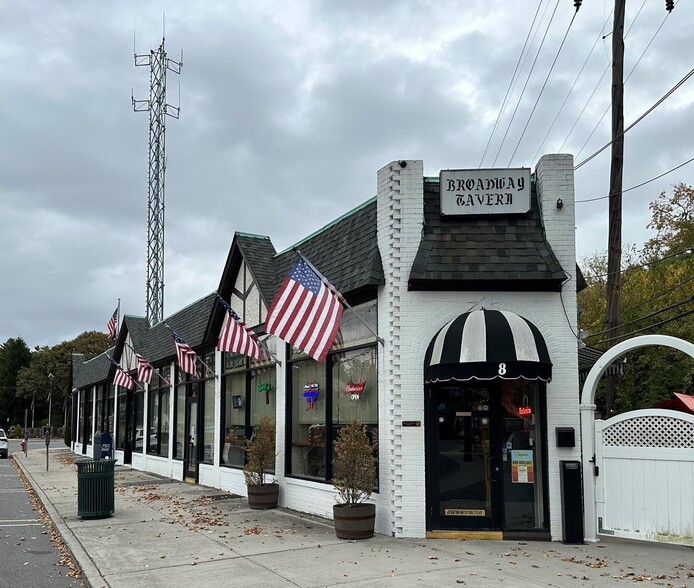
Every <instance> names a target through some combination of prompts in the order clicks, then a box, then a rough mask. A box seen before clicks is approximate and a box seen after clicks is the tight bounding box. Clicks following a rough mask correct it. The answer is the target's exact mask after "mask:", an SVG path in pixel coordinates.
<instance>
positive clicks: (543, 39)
mask: <svg viewBox="0 0 694 588" xmlns="http://www.w3.org/2000/svg"><path fill="white" fill-rule="evenodd" d="M558 7H559V0H557V3H556V4H555V5H554V11H553V12H552V16H551V17H550V19H549V22H548V23H547V28H546V29H545V34H544V35H543V37H542V41H541V42H540V46H539V47H538V48H537V53H536V54H535V59H534V60H533V64H532V65H531V66H530V71H529V72H528V77H527V78H526V79H525V85H524V86H523V90H521V93H520V96H519V97H518V102H517V103H516V108H515V109H514V110H513V114H512V115H511V120H510V121H509V123H508V126H507V127H506V132H505V133H504V137H503V139H501V144H500V145H499V149H498V150H497V152H496V156H495V157H494V161H493V162H492V167H494V166H495V165H496V160H497V159H498V158H499V153H501V148H502V147H503V146H504V142H505V141H506V137H507V135H508V132H509V131H510V130H511V125H512V124H513V119H514V118H515V117H516V113H517V112H518V107H519V106H520V103H521V100H522V99H523V94H525V89H526V88H527V87H528V82H529V81H530V77H531V76H532V74H533V71H534V70H535V64H536V63H537V58H538V57H539V56H540V51H542V46H543V45H544V44H545V39H546V38H547V33H548V32H549V28H550V27H551V26H552V21H553V20H554V15H555V14H556V13H557V8H558Z"/></svg>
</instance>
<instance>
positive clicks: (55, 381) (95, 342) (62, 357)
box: [17, 331, 113, 422]
mask: <svg viewBox="0 0 694 588" xmlns="http://www.w3.org/2000/svg"><path fill="white" fill-rule="evenodd" d="M112 344H113V342H112V340H111V339H109V337H108V335H106V334H104V333H100V332H98V331H86V332H84V333H82V334H81V335H79V336H77V337H76V338H75V339H72V340H71V341H63V342H62V343H58V344H57V345H54V346H53V347H37V348H36V349H35V350H34V351H33V352H32V353H31V363H30V365H28V366H27V367H24V368H22V369H21V370H20V371H19V375H18V378H17V396H18V397H19V398H22V399H23V400H24V402H23V404H22V406H23V407H27V408H28V407H29V406H30V405H31V401H32V400H34V402H35V410H37V409H39V410H40V411H41V412H40V414H46V415H47V414H48V394H49V393H51V394H52V398H53V403H52V405H53V409H55V410H56V411H58V412H59V413H60V414H64V413H63V403H64V402H67V401H68V400H69V396H70V390H69V381H70V366H71V362H72V354H73V353H82V354H84V357H85V360H88V359H91V358H92V357H95V356H97V355H99V354H100V353H103V352H104V351H106V350H107V349H108V348H109V347H110V346H111V345H112ZM48 374H53V378H52V379H51V378H49V377H48ZM58 422H62V421H58Z"/></svg>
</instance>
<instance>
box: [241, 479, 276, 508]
mask: <svg viewBox="0 0 694 588" xmlns="http://www.w3.org/2000/svg"><path fill="white" fill-rule="evenodd" d="M246 489H247V490H248V507H249V508H251V509H253V510H267V509H268V508H277V498H278V497H279V494H280V485H279V484H277V483H274V484H261V485H260V486H246Z"/></svg>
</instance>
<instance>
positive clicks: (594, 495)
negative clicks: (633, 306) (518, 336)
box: [580, 335, 694, 544]
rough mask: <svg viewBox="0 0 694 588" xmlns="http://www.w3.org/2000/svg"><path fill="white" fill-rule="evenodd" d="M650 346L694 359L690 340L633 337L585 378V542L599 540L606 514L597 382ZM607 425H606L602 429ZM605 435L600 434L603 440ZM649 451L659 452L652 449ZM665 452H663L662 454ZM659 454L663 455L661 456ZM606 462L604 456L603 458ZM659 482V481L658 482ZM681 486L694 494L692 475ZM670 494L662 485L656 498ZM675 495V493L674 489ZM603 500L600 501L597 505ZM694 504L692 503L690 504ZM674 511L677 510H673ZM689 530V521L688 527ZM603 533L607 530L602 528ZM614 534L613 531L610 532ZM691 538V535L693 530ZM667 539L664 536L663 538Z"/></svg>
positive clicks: (583, 435) (693, 451) (693, 346)
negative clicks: (614, 366) (626, 356)
mask: <svg viewBox="0 0 694 588" xmlns="http://www.w3.org/2000/svg"><path fill="white" fill-rule="evenodd" d="M649 345H662V346H665V347H671V348H673V349H679V350H680V351H682V352H684V353H686V354H687V355H689V356H690V357H692V358H694V344H692V343H690V342H689V341H684V340H683V339H678V338H676V337H669V336H667V335H643V336H641V337H634V338H633V339H628V340H626V341H622V342H621V343H619V344H618V345H615V346H614V347H612V348H611V349H608V350H607V351H606V352H605V353H604V354H603V355H602V356H601V357H600V359H599V360H598V361H597V362H596V363H595V365H594V366H593V367H592V368H591V370H590V372H589V373H588V376H587V377H586V381H585V384H584V385H583V392H582V394H581V405H580V409H581V450H582V451H581V452H582V465H583V513H584V519H583V520H584V529H585V533H584V536H585V539H586V541H597V540H598V527H599V524H600V521H598V515H597V511H598V507H600V508H602V509H603V514H605V510H606V508H605V505H606V503H605V485H604V484H603V483H602V482H598V479H599V478H600V468H599V466H598V464H597V460H598V451H599V449H598V448H599V447H600V446H601V445H602V444H601V443H600V444H597V443H596V434H595V428H596V427H595V425H596V422H595V408H596V406H595V391H596V390H597V387H598V382H599V381H600V378H601V376H602V374H604V373H605V371H606V370H607V368H608V367H609V366H610V364H611V363H612V362H613V361H614V360H615V359H617V358H618V357H621V356H622V355H624V354H625V353H627V352H628V351H632V350H633V349H638V348H640V347H646V346H649ZM609 422H610V421H608V423H609ZM604 427H605V423H603V429H604ZM602 438H603V435H600V439H601V440H602ZM650 449H657V447H655V448H650ZM685 451H688V452H689V455H692V453H694V449H685ZM662 453H664V452H662ZM658 454H659V455H660V454H661V452H659V453H658ZM691 460H694V456H693V457H690V461H691ZM603 463H604V457H603ZM656 482H657V480H656ZM682 483H685V484H688V485H687V486H685V487H684V488H682V487H678V488H677V489H676V491H678V492H685V493H686V492H690V496H691V494H694V478H692V476H691V474H690V476H689V481H688V482H686V481H683V482H682ZM599 485H600V487H601V488H602V490H601V491H600V492H601V493H602V495H601V496H598V486H599ZM670 491H671V489H670V488H668V487H665V486H662V485H661V486H660V494H659V496H658V498H657V500H658V502H661V501H667V500H669V498H670V495H669V494H668V493H669V492H670ZM672 491H673V492H674V491H675V490H672ZM598 498H600V502H598ZM690 504H691V503H690ZM673 508H674V507H673ZM682 515H683V516H687V517H689V519H688V520H689V521H690V523H689V529H692V527H693V526H694V523H692V522H691V521H692V514H691V511H689V513H687V512H683V513H682ZM603 523H604V524H603V527H604V528H607V527H606V525H607V521H606V519H605V518H604V517H603ZM684 527H686V521H685V525H684ZM603 530H604V529H603ZM608 530H610V531H613V529H608ZM690 535H692V533H691V531H690ZM663 540H664V536H663ZM687 542H688V543H692V544H694V538H691V537H690V539H689V540H688V541H687Z"/></svg>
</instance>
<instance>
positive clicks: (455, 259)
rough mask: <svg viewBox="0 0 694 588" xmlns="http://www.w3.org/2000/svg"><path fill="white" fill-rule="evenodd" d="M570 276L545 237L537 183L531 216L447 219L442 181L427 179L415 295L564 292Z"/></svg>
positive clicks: (411, 280) (413, 275) (412, 286)
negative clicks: (442, 203) (429, 292)
mask: <svg viewBox="0 0 694 588" xmlns="http://www.w3.org/2000/svg"><path fill="white" fill-rule="evenodd" d="M566 277H567V276H566V274H565V273H564V270H563V269H562V267H561V265H560V264H559V261H558V260H557V258H556V256H555V255H554V252H553V251H552V249H551V247H550V245H549V243H548V242H547V239H546V238H545V233H544V228H543V226H542V219H541V217H540V211H539V207H538V202H537V193H536V189H535V185H534V184H533V188H532V192H531V206H530V212H528V213H527V214H524V215H503V216H502V215H493V216H491V217H490V216H488V215H487V216H458V217H455V218H450V217H448V218H444V217H442V216H441V214H440V195H439V180H438V178H424V227H423V231H422V240H421V243H420V246H419V250H418V251H417V255H416V257H415V261H414V263H413V265H412V271H411V272H410V278H409V289H410V290H472V291H474V290H477V291H479V290H492V291H501V290H503V291H559V290H561V284H562V282H563V281H564V280H566Z"/></svg>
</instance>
